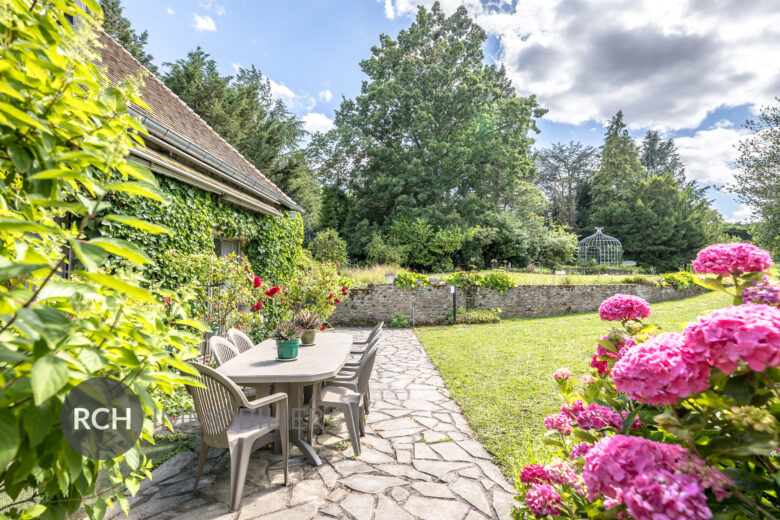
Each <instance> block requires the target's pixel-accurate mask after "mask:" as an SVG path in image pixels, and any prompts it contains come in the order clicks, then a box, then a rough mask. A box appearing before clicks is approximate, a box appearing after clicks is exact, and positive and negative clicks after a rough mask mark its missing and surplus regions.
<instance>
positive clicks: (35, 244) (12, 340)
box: [0, 0, 202, 520]
mask: <svg viewBox="0 0 780 520" xmlns="http://www.w3.org/2000/svg"><path fill="white" fill-rule="evenodd" d="M84 4H85V5H86V6H87V8H88V9H90V10H91V11H92V12H93V13H99V11H100V7H99V6H98V5H97V4H96V3H95V2H94V1H85V2H84ZM79 5H81V3H76V2H70V1H65V0H51V1H47V2H27V1H25V0H5V1H4V2H3V4H2V8H0V70H2V75H3V80H2V84H1V85H0V86H2V88H0V222H1V223H0V272H1V273H2V278H3V281H2V285H0V438H1V439H2V441H0V488H1V489H2V492H3V493H4V494H5V495H7V497H9V498H10V499H11V502H8V503H7V504H6V505H4V506H2V508H1V510H0V515H4V516H5V517H10V518H20V517H21V518H34V517H38V518H42V519H46V520H53V519H62V518H65V517H66V516H70V515H73V514H74V513H75V512H76V510H78V509H79V508H80V507H82V506H83V507H84V510H85V511H86V514H87V515H88V516H90V517H91V518H102V517H103V515H104V514H105V511H106V508H107V507H108V505H109V503H111V502H115V503H116V504H117V505H118V506H119V507H120V508H122V509H123V510H125V512H126V511H127V509H128V500H127V497H126V496H125V494H124V491H125V490H128V491H129V492H130V493H131V494H135V493H136V492H137V491H138V488H139V485H140V482H141V480H142V479H144V478H146V477H148V476H149V469H150V467H151V465H150V462H149V461H148V460H147V458H146V457H145V456H142V455H140V454H139V446H138V445H136V446H135V447H134V448H132V449H131V450H130V451H128V452H127V453H125V454H124V455H122V456H120V457H117V458H116V459H112V460H106V461H98V460H92V459H86V458H83V457H82V456H81V455H79V454H78V453H77V452H76V451H74V450H73V449H72V448H71V447H70V446H69V445H68V443H67V442H66V441H65V439H64V437H63V432H62V429H61V428H59V426H58V424H59V421H60V411H61V407H62V402H63V400H64V398H65V396H66V394H67V393H68V392H69V391H70V390H71V389H72V388H73V387H74V386H75V385H77V384H78V383H80V382H82V381H84V380H87V379H90V378H93V377H99V376H105V377H110V378H114V379H117V380H122V381H124V382H125V383H126V384H128V385H129V386H130V387H131V388H132V389H133V390H134V391H135V392H136V393H138V395H139V397H140V398H141V403H142V405H143V408H144V413H145V415H146V417H148V418H151V417H152V416H153V415H155V414H156V413H159V412H160V411H161V406H160V404H159V403H158V402H156V401H155V400H154V398H153V397H151V396H150V395H151V394H152V393H153V392H155V391H161V392H163V393H168V392H172V391H173V389H174V388H176V387H177V386H180V385H181V384H182V383H185V382H193V380H192V379H190V378H188V377H185V376H183V375H180V372H179V371H181V370H183V371H185V372H191V371H192V369H191V368H189V365H187V364H186V363H185V362H184V360H185V359H187V358H190V357H192V356H194V355H196V350H195V349H194V347H193V344H194V343H196V342H197V337H196V336H195V335H193V334H191V333H189V332H187V330H191V328H193V327H194V328H199V327H202V325H201V324H200V323H199V322H197V321H195V320H191V319H189V317H188V316H187V313H186V312H185V311H184V308H183V307H182V306H181V305H180V304H179V303H178V301H177V295H176V294H174V293H173V292H171V291H166V290H160V289H158V288H157V287H156V286H155V285H150V284H149V282H148V280H145V279H144V278H143V277H141V276H140V274H139V273H138V272H134V271H132V270H130V269H124V268H123V267H122V266H118V265H117V263H114V262H113V261H112V263H107V260H108V259H109V256H111V257H112V258H116V257H121V258H123V259H124V260H125V261H126V262H127V263H128V264H129V265H137V266H140V265H143V264H145V263H147V262H148V261H149V259H148V258H147V255H146V253H144V251H143V250H142V248H141V247H139V246H143V245H144V244H143V243H136V244H133V243H130V242H123V241H121V240H117V239H111V240H106V239H105V238H103V239H101V240H98V239H94V238H93V239H90V237H96V236H98V235H104V234H105V235H110V234H111V233H109V232H108V231H109V228H110V227H111V226H109V225H108V223H111V225H113V224H114V223H118V222H120V221H123V222H125V224H122V225H126V226H128V227H132V226H135V227H141V228H144V227H146V228H147V229H149V226H148V225H147V224H145V223H143V221H140V220H139V221H135V220H130V219H127V218H126V217H123V216H122V214H123V209H124V208H121V207H118V206H117V205H116V204H115V201H116V200H117V198H118V197H120V196H123V195H121V194H122V193H126V192H134V193H139V194H144V196H147V197H156V196H157V195H155V193H156V191H157V190H156V188H155V183H156V181H155V178H154V177H153V176H152V174H151V173H150V172H149V171H147V170H146V169H145V168H143V167H142V166H140V165H138V164H131V163H129V162H128V160H127V156H128V153H129V151H130V148H131V147H133V146H139V145H140V144H139V141H140V138H139V137H138V135H137V134H142V133H143V132H144V130H143V128H142V127H141V125H140V123H139V122H138V121H136V120H134V119H132V118H131V117H130V116H129V114H128V105H129V104H130V103H135V104H138V105H140V106H143V101H142V100H141V99H139V98H138V97H137V95H136V94H135V92H134V91H133V89H132V88H130V87H125V88H122V89H118V88H113V87H108V86H107V84H108V79H107V78H106V77H105V76H104V75H103V74H102V72H101V71H100V70H99V69H98V67H97V66H95V65H94V63H95V61H96V56H95V51H94V49H95V48H96V45H97V39H96V32H95V31H96V29H97V28H98V26H97V21H96V19H95V18H94V17H93V15H92V14H91V13H90V12H86V11H84V10H82V9H81V8H80V7H79ZM71 19H78V20H79V23H78V27H74V26H73V25H72V24H71V21H70V20H71ZM139 200H140V199H139ZM99 214H100V215H101V216H102V220H100V219H99V218H98V215H99ZM88 227H89V229H90V230H92V233H91V235H88V234H87V233H86V232H85V231H86V230H87V228H88ZM70 251H72V252H73V254H74V256H75V258H76V260H71V258H72V257H71V256H70V255H69V254H68V252H70ZM65 273H67V277H65V276H60V275H63V274H65ZM185 329H186V330H185ZM153 430H154V429H153V424H152V421H151V420H149V421H146V422H145V424H144V431H143V434H142V439H144V440H146V441H150V442H151V441H152V439H153V434H154V431H153ZM99 471H102V472H104V473H107V474H108V475H109V476H110V478H111V481H112V483H113V484H114V488H113V489H112V490H110V491H109V492H108V493H107V494H106V495H103V496H102V497H100V498H95V497H94V493H95V484H96V480H97V476H98V472H99Z"/></svg>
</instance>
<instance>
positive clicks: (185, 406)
mask: <svg viewBox="0 0 780 520" xmlns="http://www.w3.org/2000/svg"><path fill="white" fill-rule="evenodd" d="M151 396H152V398H154V400H155V401H157V403H159V405H160V406H161V407H162V408H163V410H165V413H166V414H167V415H168V417H170V418H174V417H178V416H179V415H181V414H182V413H183V412H189V411H191V410H194V409H195V405H194V404H193V401H192V396H191V395H190V393H189V392H188V391H187V388H186V387H185V386H184V385H178V386H176V387H175V388H173V389H172V390H171V391H170V392H163V391H162V390H161V389H159V388H158V389H155V390H154V391H153V392H152V394H151Z"/></svg>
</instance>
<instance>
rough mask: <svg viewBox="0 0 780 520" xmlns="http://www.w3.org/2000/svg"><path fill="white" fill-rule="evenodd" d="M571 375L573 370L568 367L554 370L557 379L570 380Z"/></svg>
mask: <svg viewBox="0 0 780 520" xmlns="http://www.w3.org/2000/svg"><path fill="white" fill-rule="evenodd" d="M570 377H571V370H569V369H568V368H566V367H561V368H559V369H558V370H556V371H555V372H553V378H554V379H557V380H558V381H568V380H569V378H570Z"/></svg>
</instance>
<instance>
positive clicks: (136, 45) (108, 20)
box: [100, 0, 157, 74]
mask: <svg viewBox="0 0 780 520" xmlns="http://www.w3.org/2000/svg"><path fill="white" fill-rule="evenodd" d="M100 7H101V9H102V10H103V30H104V31H105V32H106V34H108V35H109V36H111V37H112V38H114V39H115V40H116V41H117V42H119V44H120V45H122V47H124V48H125V50H127V52H129V53H130V54H132V55H133V57H134V58H135V59H137V60H138V61H139V62H141V65H143V66H144V67H146V68H147V69H149V70H150V71H152V72H153V73H155V74H156V73H157V67H156V66H155V65H154V63H153V61H152V60H154V56H152V55H151V54H149V53H148V52H146V44H147V43H148V40H149V33H148V31H144V32H142V33H141V34H138V33H136V32H135V30H134V29H133V28H132V27H131V26H130V20H128V19H127V18H125V17H124V16H123V13H122V11H123V9H122V3H121V1H120V0H100Z"/></svg>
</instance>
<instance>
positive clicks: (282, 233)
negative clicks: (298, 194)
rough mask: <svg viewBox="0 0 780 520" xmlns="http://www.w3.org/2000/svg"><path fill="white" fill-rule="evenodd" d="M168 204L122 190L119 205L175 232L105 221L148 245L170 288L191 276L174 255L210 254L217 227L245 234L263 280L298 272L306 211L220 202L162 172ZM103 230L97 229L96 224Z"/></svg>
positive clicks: (159, 276)
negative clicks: (273, 211)
mask: <svg viewBox="0 0 780 520" xmlns="http://www.w3.org/2000/svg"><path fill="white" fill-rule="evenodd" d="M158 181H159V185H160V191H162V192H163V194H164V195H165V196H166V198H167V199H168V204H167V205H163V204H161V203H159V202H157V201H154V200H152V199H142V198H140V197H135V196H129V195H125V194H118V195H117V196H116V197H115V200H114V204H115V205H116V206H118V207H119V208H120V209H121V212H122V213H123V214H126V215H131V216H134V217H137V218H139V219H143V220H145V221H147V222H152V223H154V224H160V225H163V226H166V227H168V228H169V229H170V230H171V231H172V233H171V234H170V235H166V234H157V235H152V234H149V233H146V232H144V231H142V230H139V229H135V228H130V227H128V226H124V225H122V224H119V223H114V222H111V221H105V220H104V221H102V222H101V226H100V227H99V229H100V232H101V233H103V234H107V235H111V236H114V237H118V238H124V239H125V240H128V241H130V242H132V243H134V244H137V245H139V246H140V247H142V248H144V249H145V250H146V252H147V254H148V255H149V256H150V257H151V258H152V260H153V263H152V264H151V265H150V266H147V267H146V269H147V271H146V276H147V277H148V278H149V279H150V280H155V281H158V282H160V283H162V285H164V286H166V287H177V286H179V285H182V284H184V283H186V282H187V281H188V280H187V275H186V274H185V272H184V271H183V270H182V269H180V268H179V267H177V263H176V262H174V261H173V257H175V256H178V255H190V254H200V253H207V252H209V251H211V250H212V249H213V248H214V232H216V233H217V234H219V235H221V236H224V237H225V238H233V237H240V238H241V239H245V240H247V241H246V242H244V243H243V245H242V250H243V251H244V253H245V254H246V256H247V258H248V259H249V261H250V263H251V264H252V269H253V270H254V273H255V274H256V275H258V276H260V277H261V278H263V280H267V281H269V282H273V283H286V282H287V281H289V280H290V278H291V277H292V276H293V273H294V272H295V266H296V263H297V262H298V259H299V258H300V254H301V244H302V242H303V221H302V219H301V218H300V216H298V215H296V216H288V215H282V216H279V217H276V216H271V215H264V214H260V213H253V212H251V211H248V210H245V209H242V208H238V207H235V206H232V205H230V204H226V203H224V202H222V201H220V200H219V199H218V198H217V197H216V196H215V195H213V194H211V193H208V192H205V191H203V190H201V189H198V188H194V187H192V186H188V185H186V184H184V183H181V182H178V181H176V180H174V179H170V178H168V177H162V176H158ZM96 229H97V228H96Z"/></svg>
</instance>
